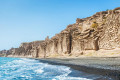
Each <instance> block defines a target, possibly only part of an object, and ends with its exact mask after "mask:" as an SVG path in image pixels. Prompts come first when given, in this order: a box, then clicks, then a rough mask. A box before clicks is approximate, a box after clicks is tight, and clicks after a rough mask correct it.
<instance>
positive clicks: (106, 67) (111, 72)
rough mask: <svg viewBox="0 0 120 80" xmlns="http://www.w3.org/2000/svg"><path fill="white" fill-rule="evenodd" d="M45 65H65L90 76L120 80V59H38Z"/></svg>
mask: <svg viewBox="0 0 120 80" xmlns="http://www.w3.org/2000/svg"><path fill="white" fill-rule="evenodd" d="M37 60H39V61H41V62H44V63H49V64H53V65H65V66H69V67H71V68H73V69H75V70H79V71H83V72H86V73H90V74H98V75H103V76H108V77H111V78H113V79H114V80H120V58H116V57H111V58H98V57H97V58H93V57H92V58H90V57H87V58H67V59H64V58H63V59H60V58H59V59H58V58H52V59H51V58H47V59H37ZM97 80H108V79H102V78H101V79H97Z"/></svg>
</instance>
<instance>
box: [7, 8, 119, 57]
mask: <svg viewBox="0 0 120 80" xmlns="http://www.w3.org/2000/svg"><path fill="white" fill-rule="evenodd" d="M116 48H118V49H119V50H118V52H120V7H119V8H116V9H114V10H108V11H102V12H98V13H96V14H95V15H93V16H91V17H87V18H83V19H79V18H78V19H77V20H76V23H74V24H71V25H68V26H67V28H66V29H65V30H63V31H61V32H60V33H59V34H56V35H55V36H54V37H52V38H51V39H49V37H47V38H46V39H45V40H43V41H34V42H30V43H22V44H21V45H20V47H19V48H12V49H10V50H8V51H7V53H8V54H9V55H15V56H26V57H28V56H29V57H56V56H64V55H68V56H72V55H76V56H81V55H86V54H87V51H94V52H99V51H100V50H114V49H116Z"/></svg>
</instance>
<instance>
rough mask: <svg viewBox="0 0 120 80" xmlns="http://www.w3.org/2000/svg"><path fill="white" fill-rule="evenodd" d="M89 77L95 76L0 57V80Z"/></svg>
mask: <svg viewBox="0 0 120 80" xmlns="http://www.w3.org/2000/svg"><path fill="white" fill-rule="evenodd" d="M80 74H81V77H80ZM84 76H87V78H86V77H84ZM91 76H95V75H88V74H85V73H83V72H79V71H76V70H72V69H71V68H70V67H67V66H60V65H59V66H58V65H50V64H47V63H42V62H40V61H38V60H34V59H26V58H5V57H0V80H92V79H90V78H89V77H91ZM98 77H99V76H98Z"/></svg>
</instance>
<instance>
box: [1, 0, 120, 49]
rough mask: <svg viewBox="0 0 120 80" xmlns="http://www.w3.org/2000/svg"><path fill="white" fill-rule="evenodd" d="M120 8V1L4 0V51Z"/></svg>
mask: <svg viewBox="0 0 120 80" xmlns="http://www.w3.org/2000/svg"><path fill="white" fill-rule="evenodd" d="M116 7H120V0H0V50H3V49H10V48H11V47H14V48H17V47H19V45H20V44H21V43H22V42H31V41H36V40H44V39H45V38H46V36H49V37H52V36H54V35H55V34H57V33H59V32H61V30H64V29H65V28H66V26H67V25H69V24H73V23H75V22H76V18H85V17H89V16H92V15H93V14H95V13H96V12H100V11H105V10H107V9H114V8H116Z"/></svg>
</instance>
